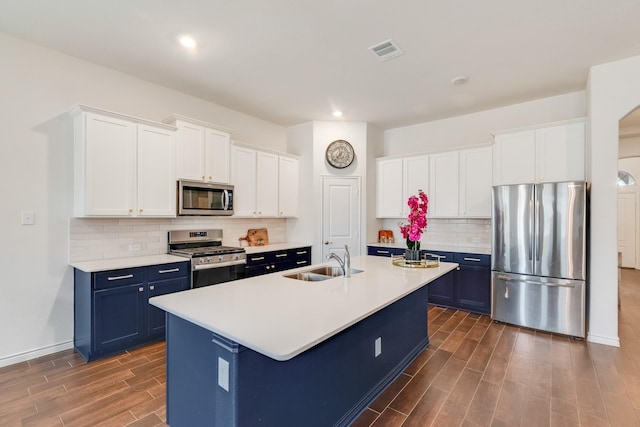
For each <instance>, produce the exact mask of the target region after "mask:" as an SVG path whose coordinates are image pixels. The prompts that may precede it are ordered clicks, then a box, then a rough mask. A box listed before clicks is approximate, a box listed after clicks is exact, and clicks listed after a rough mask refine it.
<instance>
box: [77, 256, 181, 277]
mask: <svg viewBox="0 0 640 427" xmlns="http://www.w3.org/2000/svg"><path fill="white" fill-rule="evenodd" d="M182 261H189V259H188V258H185V257H180V256H176V255H169V254H159V255H147V256H132V257H128V258H113V259H101V260H97V261H81V262H72V263H70V265H71V266H72V267H74V268H77V269H78V270H82V271H84V272H86V273H95V272H97V271H108V270H118V269H120V268H132V267H146V266H149V265H158V264H169V263H171V262H182Z"/></svg>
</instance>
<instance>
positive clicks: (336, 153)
mask: <svg viewBox="0 0 640 427" xmlns="http://www.w3.org/2000/svg"><path fill="white" fill-rule="evenodd" d="M325 155H326V157H327V162H329V164H330V165H331V166H333V167H334V168H338V169H344V168H346V167H347V166H349V165H350V164H351V163H352V162H353V159H354V158H355V153H354V151H353V147H352V146H351V144H349V143H348V142H347V141H345V140H344V139H338V140H336V141H333V142H332V143H331V144H329V146H328V147H327V152H326V153H325Z"/></svg>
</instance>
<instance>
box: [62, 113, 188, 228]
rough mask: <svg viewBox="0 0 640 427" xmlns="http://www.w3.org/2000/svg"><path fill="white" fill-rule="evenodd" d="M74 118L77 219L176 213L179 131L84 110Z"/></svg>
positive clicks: (112, 114)
mask: <svg viewBox="0 0 640 427" xmlns="http://www.w3.org/2000/svg"><path fill="white" fill-rule="evenodd" d="M71 115H72V116H73V117H74V131H75V138H74V150H75V154H74V193H75V197H74V211H75V215H76V216H80V217H82V216H102V217H131V216H154V217H174V216H175V215H176V205H175V197H176V188H175V128H173V127H171V126H165V125H162V124H159V123H153V122H149V121H145V120H142V119H136V118H133V117H128V116H124V115H121V114H117V113H111V112H107V111H102V110H98V109H95V108H92V107H86V106H76V107H74V109H73V110H71Z"/></svg>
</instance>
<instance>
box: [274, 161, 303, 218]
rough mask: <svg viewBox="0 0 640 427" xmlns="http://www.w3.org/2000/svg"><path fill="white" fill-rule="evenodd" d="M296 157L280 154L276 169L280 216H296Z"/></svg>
mask: <svg viewBox="0 0 640 427" xmlns="http://www.w3.org/2000/svg"><path fill="white" fill-rule="evenodd" d="M298 163H299V161H298V159H295V158H292V157H284V156H280V158H279V169H278V205H279V214H278V216H281V217H296V216H298V212H299V208H300V195H299V192H300V187H299V185H300V177H299V166H298Z"/></svg>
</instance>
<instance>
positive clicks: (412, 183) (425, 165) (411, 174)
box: [401, 156, 429, 218]
mask: <svg viewBox="0 0 640 427" xmlns="http://www.w3.org/2000/svg"><path fill="white" fill-rule="evenodd" d="M402 188H403V199H402V202H401V203H402V216H403V217H404V218H406V217H407V216H408V215H409V205H407V200H408V199H409V197H411V196H416V195H418V192H419V191H420V190H422V191H424V192H425V193H428V192H429V156H416V157H405V158H404V159H402Z"/></svg>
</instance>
